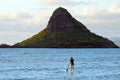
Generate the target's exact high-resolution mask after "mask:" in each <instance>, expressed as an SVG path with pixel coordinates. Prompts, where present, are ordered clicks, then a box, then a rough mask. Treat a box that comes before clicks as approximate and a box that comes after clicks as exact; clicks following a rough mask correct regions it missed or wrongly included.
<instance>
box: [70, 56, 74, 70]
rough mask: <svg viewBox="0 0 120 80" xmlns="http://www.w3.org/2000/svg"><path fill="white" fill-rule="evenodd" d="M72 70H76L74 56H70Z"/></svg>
mask: <svg viewBox="0 0 120 80" xmlns="http://www.w3.org/2000/svg"><path fill="white" fill-rule="evenodd" d="M70 70H71V72H73V71H74V59H73V57H70Z"/></svg>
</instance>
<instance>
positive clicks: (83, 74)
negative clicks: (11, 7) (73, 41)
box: [0, 48, 120, 80]
mask: <svg viewBox="0 0 120 80" xmlns="http://www.w3.org/2000/svg"><path fill="white" fill-rule="evenodd" d="M70 56H73V57H74V60H75V70H74V72H73V73H71V72H70V70H68V71H66V69H67V68H68V66H69V58H70ZM0 80H120V49H119V48H118V49H113V48H108V49H107V48H105V49H103V48H102V49H99V48H97V49H96V48H94V49H92V48H91V49H90V48H88V49H84V48H83V49H71V48H70V49H69V48H68V49H57V48H50V49H48V48H30V49H28V48H13V49H12V48H11V49H10V48H5V49H2V48H1V49H0Z"/></svg>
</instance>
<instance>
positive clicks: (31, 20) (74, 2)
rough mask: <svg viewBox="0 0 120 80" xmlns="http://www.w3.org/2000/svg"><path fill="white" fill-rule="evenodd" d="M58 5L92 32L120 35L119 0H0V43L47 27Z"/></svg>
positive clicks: (19, 38)
mask: <svg viewBox="0 0 120 80" xmlns="http://www.w3.org/2000/svg"><path fill="white" fill-rule="evenodd" d="M60 6H61V7H64V8H66V9H67V10H68V11H69V12H70V13H71V14H72V16H73V17H74V18H76V19H77V20H79V21H80V22H82V23H83V24H84V25H86V26H87V28H88V29H90V30H91V32H94V33H96V34H98V35H101V36H103V37H106V38H110V37H120V0H0V44H2V43H6V44H9V45H13V44H15V43H17V42H20V41H22V40H24V39H27V38H28V37H31V36H32V35H34V34H36V33H38V32H39V31H41V30H42V29H44V28H46V25H47V23H48V20H49V17H50V16H51V15H52V12H53V11H54V10H55V9H56V8H58V7H60Z"/></svg>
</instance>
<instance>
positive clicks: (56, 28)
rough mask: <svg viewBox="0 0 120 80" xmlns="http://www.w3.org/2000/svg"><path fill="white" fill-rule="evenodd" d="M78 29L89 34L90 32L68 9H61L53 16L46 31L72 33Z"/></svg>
mask: <svg viewBox="0 0 120 80" xmlns="http://www.w3.org/2000/svg"><path fill="white" fill-rule="evenodd" d="M77 29H80V31H85V32H86V31H87V32H89V30H88V29H86V27H85V26H84V25H83V24H82V23H80V22H78V21H77V20H76V19H74V18H73V17H72V16H71V14H70V13H69V12H68V11H67V10H66V9H64V8H62V7H59V8H58V9H56V10H55V11H54V13H53V15H52V16H51V18H50V20H49V22H48V25H47V29H46V30H47V32H66V31H67V32H70V31H72V30H77Z"/></svg>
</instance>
